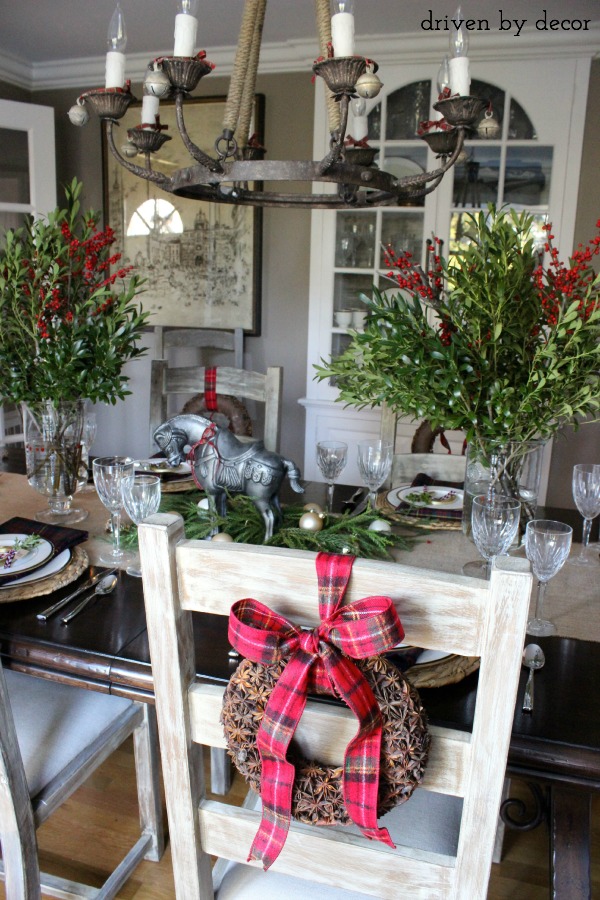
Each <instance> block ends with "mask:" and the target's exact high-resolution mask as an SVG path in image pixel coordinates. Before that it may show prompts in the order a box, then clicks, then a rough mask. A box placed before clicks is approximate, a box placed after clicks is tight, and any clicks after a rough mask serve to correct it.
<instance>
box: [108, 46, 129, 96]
mask: <svg viewBox="0 0 600 900" xmlns="http://www.w3.org/2000/svg"><path fill="white" fill-rule="evenodd" d="M124 84H125V54H124V53H121V52H120V51H119V50H109V51H108V53H107V54H106V69H105V77H104V86H105V87H107V88H122V87H123V85H124Z"/></svg>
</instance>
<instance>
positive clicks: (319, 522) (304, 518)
mask: <svg viewBox="0 0 600 900" xmlns="http://www.w3.org/2000/svg"><path fill="white" fill-rule="evenodd" d="M298 525H299V526H300V528H301V529H302V530H303V531H321V529H322V528H323V519H322V518H321V516H320V515H318V513H315V512H305V513H304V514H303V515H301V516H300V521H299V522H298Z"/></svg>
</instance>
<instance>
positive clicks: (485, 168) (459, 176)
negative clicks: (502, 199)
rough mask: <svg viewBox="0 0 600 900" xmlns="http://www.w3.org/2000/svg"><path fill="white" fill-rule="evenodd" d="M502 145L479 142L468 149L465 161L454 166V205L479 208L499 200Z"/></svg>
mask: <svg viewBox="0 0 600 900" xmlns="http://www.w3.org/2000/svg"><path fill="white" fill-rule="evenodd" d="M499 177H500V147H499V146H486V145H485V144H482V143H480V144H477V145H476V146H474V147H473V146H471V147H469V149H468V156H467V158H466V159H465V161H464V162H461V163H457V164H456V166H455V167H454V187H453V198H452V202H453V204H454V206H464V207H467V208H469V207H470V208H473V207H475V208H477V207H479V206H485V205H486V203H497V202H498V181H499Z"/></svg>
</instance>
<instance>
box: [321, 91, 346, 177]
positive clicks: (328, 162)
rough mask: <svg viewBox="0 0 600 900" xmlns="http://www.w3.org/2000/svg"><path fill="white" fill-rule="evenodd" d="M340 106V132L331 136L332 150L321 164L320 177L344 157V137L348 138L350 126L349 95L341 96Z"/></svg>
mask: <svg viewBox="0 0 600 900" xmlns="http://www.w3.org/2000/svg"><path fill="white" fill-rule="evenodd" d="M338 106H339V108H340V125H339V131H338V132H337V133H336V134H332V135H331V149H330V150H329V153H328V154H327V156H325V157H323V159H322V160H321V162H320V163H319V167H318V172H319V174H320V175H324V174H325V172H328V171H329V169H330V168H331V167H332V166H333V165H335V163H336V162H339V159H340V156H341V155H342V148H343V146H344V137H345V136H346V128H347V126H348V109H349V108H350V96H349V94H342V95H341V97H340V99H339V102H338Z"/></svg>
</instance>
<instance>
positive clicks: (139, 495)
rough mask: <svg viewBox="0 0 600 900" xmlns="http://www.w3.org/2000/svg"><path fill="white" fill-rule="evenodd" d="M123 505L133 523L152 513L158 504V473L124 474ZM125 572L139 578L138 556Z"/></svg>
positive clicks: (138, 522) (140, 573)
mask: <svg viewBox="0 0 600 900" xmlns="http://www.w3.org/2000/svg"><path fill="white" fill-rule="evenodd" d="M121 492H122V494H123V506H124V508H125V512H126V513H127V515H128V516H129V518H130V519H131V521H132V522H133V523H134V524H135V525H139V524H140V523H141V522H143V521H144V519H147V518H148V516H152V515H154V513H155V512H157V511H158V507H159V506H160V478H159V477H158V475H135V474H133V475H125V477H124V478H123V479H122V481H121ZM127 574H128V575H134V576H135V577H136V578H141V575H142V570H141V568H140V557H139V553H138V554H137V557H136V560H135V562H131V563H130V564H129V565H128V566H127Z"/></svg>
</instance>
